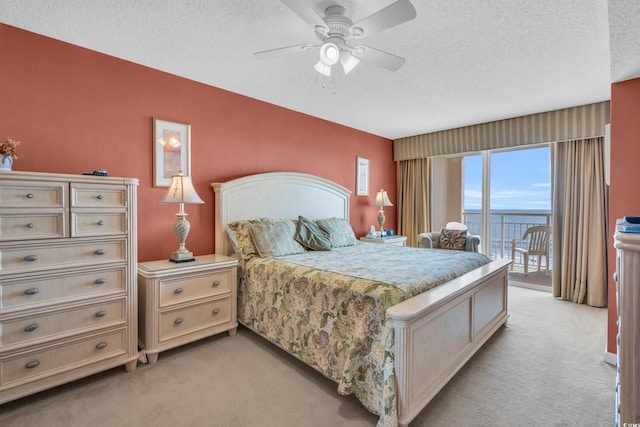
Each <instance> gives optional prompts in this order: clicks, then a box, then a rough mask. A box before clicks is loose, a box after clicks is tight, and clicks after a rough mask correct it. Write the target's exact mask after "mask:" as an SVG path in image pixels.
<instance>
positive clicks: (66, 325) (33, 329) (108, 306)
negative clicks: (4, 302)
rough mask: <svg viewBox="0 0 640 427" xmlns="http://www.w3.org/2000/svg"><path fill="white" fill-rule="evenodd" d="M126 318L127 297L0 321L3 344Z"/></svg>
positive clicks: (41, 338) (117, 322)
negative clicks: (125, 298)
mask: <svg viewBox="0 0 640 427" xmlns="http://www.w3.org/2000/svg"><path fill="white" fill-rule="evenodd" d="M125 322H126V312H125V300H124V299H121V300H118V301H112V302H108V303H101V304H94V305H90V306H82V307H78V308H74V309H67V310H64V311H60V312H54V313H48V314H42V315H37V314H36V315H32V316H28V317H23V318H19V319H15V320H10V321H2V322H0V328H2V342H0V347H7V346H11V345H17V344H24V343H28V342H30V341H34V340H43V339H48V338H52V337H55V336H58V335H62V334H68V333H70V332H78V331H82V330H89V329H92V328H96V327H103V326H106V325H117V324H119V323H123V324H124V323H125Z"/></svg>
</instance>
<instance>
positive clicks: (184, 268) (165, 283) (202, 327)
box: [138, 255, 238, 363]
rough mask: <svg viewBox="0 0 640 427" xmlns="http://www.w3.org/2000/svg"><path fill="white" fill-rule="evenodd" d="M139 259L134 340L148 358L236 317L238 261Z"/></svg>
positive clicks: (221, 328)
mask: <svg viewBox="0 0 640 427" xmlns="http://www.w3.org/2000/svg"><path fill="white" fill-rule="evenodd" d="M195 258H196V260H195V261H194V262H186V263H173V262H170V261H169V260H162V261H150V262H142V263H139V264H138V317H139V321H138V340H139V345H140V347H141V348H142V349H143V351H144V354H145V355H146V357H147V360H148V362H149V363H155V362H156V361H157V360H158V353H159V352H161V351H164V350H168V349H170V348H174V347H177V346H180V345H183V344H186V343H189V342H191V341H195V340H198V339H201V338H204V337H208V336H211V335H215V334H219V333H221V332H225V331H228V332H229V335H230V336H233V335H235V333H236V330H237V327H238V322H237V320H236V309H237V296H236V295H237V265H238V260H236V259H235V258H231V257H227V256H224V255H204V256H197V257H195Z"/></svg>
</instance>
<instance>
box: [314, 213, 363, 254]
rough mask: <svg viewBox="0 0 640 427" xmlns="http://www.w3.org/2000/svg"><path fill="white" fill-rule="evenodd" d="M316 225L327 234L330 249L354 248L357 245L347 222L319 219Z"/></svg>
mask: <svg viewBox="0 0 640 427" xmlns="http://www.w3.org/2000/svg"><path fill="white" fill-rule="evenodd" d="M316 223H317V224H318V225H319V226H320V227H321V228H322V229H323V230H324V231H326V232H327V233H328V234H329V241H330V242H331V247H332V248H341V247H344V246H354V245H357V244H358V239H356V235H355V234H354V232H353V228H351V224H349V221H347V220H346V219H342V218H327V219H319V220H317V221H316Z"/></svg>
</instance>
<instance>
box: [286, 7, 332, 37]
mask: <svg viewBox="0 0 640 427" xmlns="http://www.w3.org/2000/svg"><path fill="white" fill-rule="evenodd" d="M280 1H281V2H282V3H284V4H285V6H287V7H288V8H289V9H291V10H292V11H293V13H295V14H296V15H298V16H299V17H300V18H302V20H303V21H304V22H306V23H307V24H309V25H311V26H313V27H318V26H319V27H324V28H326V29H327V30H328V29H329V27H327V24H325V22H324V21H323V20H322V17H321V16H320V15H318V12H316V11H315V9H313V8H312V7H311V5H310V4H309V3H308V2H307V1H306V0H280Z"/></svg>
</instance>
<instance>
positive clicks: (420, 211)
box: [398, 158, 431, 246]
mask: <svg viewBox="0 0 640 427" xmlns="http://www.w3.org/2000/svg"><path fill="white" fill-rule="evenodd" d="M430 190H431V159H429V158H426V159H415V160H403V161H401V162H398V234H401V235H404V236H407V246H418V234H419V233H424V232H426V231H429V227H430V224H431V218H430V211H431V209H430V206H429V194H430V192H431V191H430Z"/></svg>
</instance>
